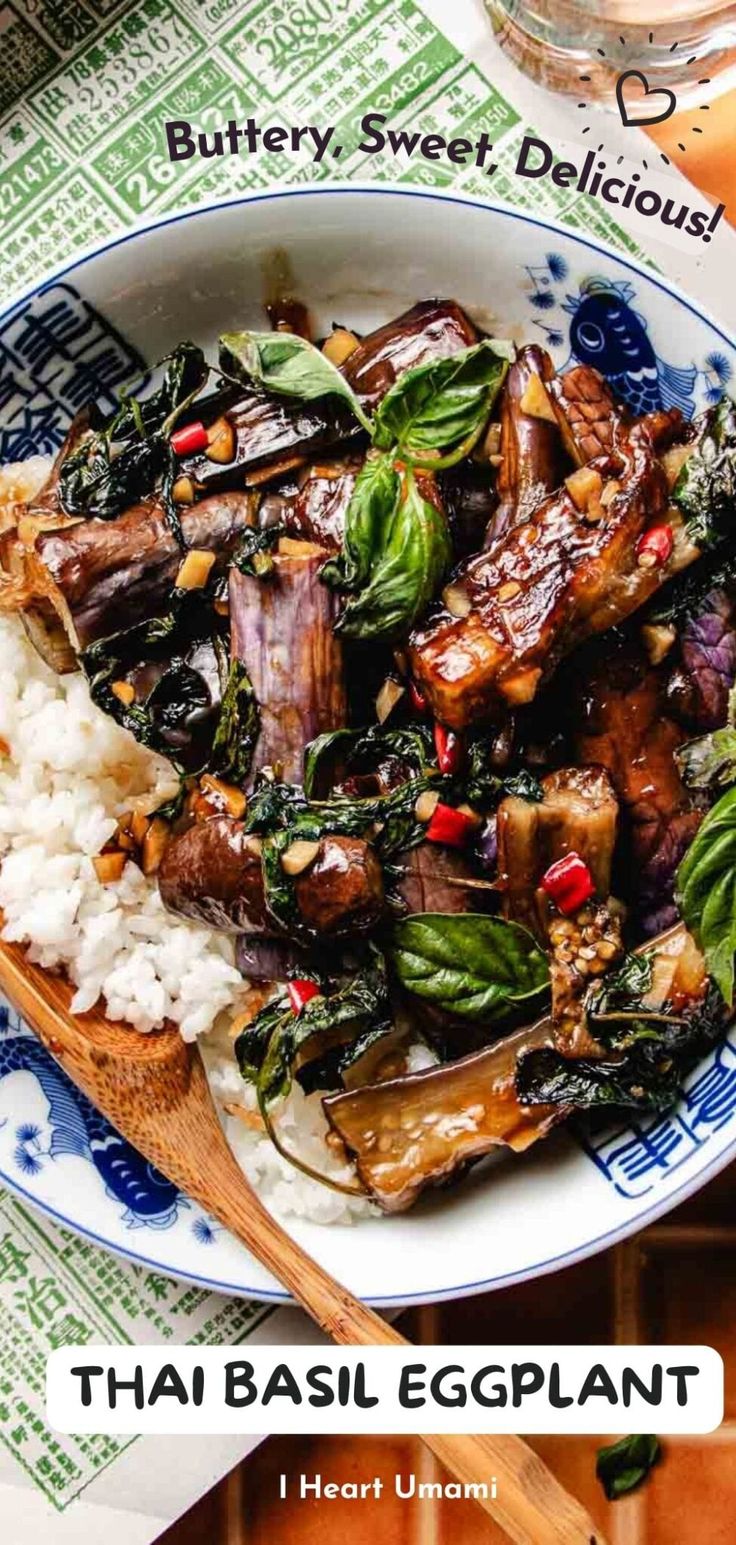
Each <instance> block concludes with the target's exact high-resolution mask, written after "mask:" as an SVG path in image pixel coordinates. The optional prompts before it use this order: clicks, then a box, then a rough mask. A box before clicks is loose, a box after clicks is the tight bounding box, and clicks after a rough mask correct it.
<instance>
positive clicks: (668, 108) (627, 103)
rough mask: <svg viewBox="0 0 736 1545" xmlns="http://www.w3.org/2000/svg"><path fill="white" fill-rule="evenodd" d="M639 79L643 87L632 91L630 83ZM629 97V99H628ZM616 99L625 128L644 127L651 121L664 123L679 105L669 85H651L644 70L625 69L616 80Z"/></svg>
mask: <svg viewBox="0 0 736 1545" xmlns="http://www.w3.org/2000/svg"><path fill="white" fill-rule="evenodd" d="M633 81H638V82H639V85H640V86H642V87H643V91H641V92H640V91H639V90H638V89H637V88H636V87H634V90H633V91H631V90H629V89H628V87H629V83H630V82H633ZM627 98H628V100H627ZM616 101H617V102H618V110H619V112H620V114H621V122H622V124H623V125H624V128H625V129H632V128H636V129H638V128H643V127H644V125H646V124H649V123H664V121H665V118H671V117H672V114H673V113H674V111H675V108H676V107H677V97H676V96H675V93H674V91H670V90H669V88H668V87H667V86H650V84H649V81H648V80H647V78H646V75H645V74H644V73H643V71H642V70H624V72H623V74H622V75H619V78H618V80H617V81H616Z"/></svg>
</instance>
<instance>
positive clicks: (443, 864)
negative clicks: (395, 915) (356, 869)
mask: <svg viewBox="0 0 736 1545" xmlns="http://www.w3.org/2000/svg"><path fill="white" fill-rule="evenodd" d="M401 866H402V873H401V876H400V878H399V880H398V882H397V885H396V889H397V892H398V894H399V896H400V897H401V900H402V902H403V903H404V905H405V907H406V909H407V911H408V912H478V911H482V910H483V906H482V902H483V897H484V896H487V895H489V894H492V893H490V892H488V891H486V890H482V889H480V888H479V887H478V886H477V885H475V884H474V883H473V873H472V870H471V867H470V864H469V863H468V860H467V858H466V857H465V856H464V854H463V853H461V852H458V850H457V849H456V848H442V847H438V846H437V844H436V843H433V842H421V843H420V844H419V846H418V847H415V848H411V849H410V851H409V852H408V853H405V854H403V856H402V860H401Z"/></svg>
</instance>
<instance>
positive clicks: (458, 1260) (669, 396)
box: [0, 186, 736, 1304]
mask: <svg viewBox="0 0 736 1545" xmlns="http://www.w3.org/2000/svg"><path fill="white" fill-rule="evenodd" d="M274 248H283V249H285V251H286V252H287V253H288V255H289V259H290V262H291V266H292V269H293V274H294V278H295V280H296V284H297V288H298V292H299V294H300V295H302V296H303V297H304V299H305V300H306V301H307V303H308V304H309V306H310V307H311V308H312V310H313V312H314V313H315V314H316V317H317V319H318V320H319V321H320V322H322V323H324V324H325V325H328V324H329V323H330V322H331V321H332V320H333V319H334V320H337V321H344V322H347V323H350V324H354V325H355V326H356V327H357V328H358V329H359V330H362V331H363V330H367V329H368V328H370V327H371V326H372V325H374V324H376V323H378V322H381V321H385V320H386V319H388V318H390V317H391V316H394V315H395V314H396V313H397V312H398V311H400V310H401V309H402V308H403V307H405V306H407V305H409V304H411V303H412V302H413V301H415V300H417V299H420V298H422V297H425V296H428V295H452V296H455V297H456V298H457V299H458V300H459V301H461V302H462V303H463V304H464V305H465V306H467V307H468V308H469V310H470V311H471V312H472V313H473V314H474V315H475V316H476V317H477V318H478V319H479V320H481V321H483V322H484V323H485V324H486V325H490V324H493V325H495V327H496V330H497V331H498V332H499V333H500V334H505V335H508V334H511V335H513V336H514V337H516V338H517V339H521V338H525V339H534V340H536V341H538V342H541V343H544V344H546V345H547V347H548V348H549V349H550V351H551V353H552V354H553V356H554V358H555V360H556V361H557V363H558V364H559V365H564V364H565V363H566V362H567V361H568V359H570V357H571V355H574V356H575V357H577V358H583V359H586V360H587V361H589V362H591V363H593V364H596V365H597V366H598V367H599V368H600V369H602V370H603V371H604V372H605V373H607V374H608V375H609V376H611V377H612V378H615V384H616V389H617V392H618V394H619V395H623V396H626V397H628V399H629V401H630V402H631V403H632V404H633V405H634V406H636V407H637V408H639V409H641V408H642V407H643V406H654V405H655V404H656V402H658V401H661V402H664V403H665V404H666V405H670V404H671V403H673V402H677V403H679V405H680V406H682V407H683V409H684V410H685V411H686V412H692V411H693V409H697V408H700V407H702V406H703V404H704V403H705V402H707V401H708V400H709V399H710V398H712V397H713V395H718V394H720V390H721V386H722V385H723V384H724V383H725V382H726V381H727V380H728V379H729V377H730V375H731V372H732V370H733V367H734V364H736V352H735V349H734V344H733V341H732V340H731V339H730V338H728V337H727V336H726V335H725V333H724V332H723V330H722V329H721V328H719V327H718V326H717V324H716V323H715V322H713V321H711V320H710V319H709V318H708V317H706V316H704V315H703V313H702V312H701V310H700V309H699V308H698V307H697V306H695V305H693V304H692V303H691V302H690V301H688V300H687V299H686V298H685V297H684V296H681V295H678V294H676V293H673V292H672V290H671V287H670V286H669V285H667V284H665V283H663V282H662V281H661V280H660V279H658V278H657V277H656V275H654V274H653V273H650V272H648V271H646V270H644V269H642V268H640V267H638V266H636V265H634V264H632V263H630V262H628V261H627V260H626V259H624V258H622V257H619V256H618V255H616V254H615V253H613V252H612V251H610V250H608V249H606V248H604V247H602V246H601V245H600V244H598V243H597V242H595V241H591V240H589V239H587V238H585V237H582V236H579V235H575V234H573V232H571V231H569V230H565V229H563V228H560V227H557V226H554V225H550V224H547V223H545V222H542V221H537V220H534V219H532V218H531V217H529V216H526V215H522V214H518V213H515V212H512V211H510V210H507V209H503V208H499V207H494V206H491V205H487V204H481V203H477V202H474V201H472V200H466V199H460V198H457V197H454V196H450V195H447V196H444V195H438V194H435V193H421V192H415V191H411V190H408V189H401V188H387V187H385V186H381V187H370V188H357V187H354V186H346V187H333V188H327V187H325V188H318V189H317V188H315V189H304V190H300V191H290V192H285V193H269V194H265V195H262V196H260V197H255V198H252V199H247V200H244V201H239V202H237V203H233V204H228V205H225V206H220V207H218V208H214V209H209V210H202V211H199V212H196V213H193V214H188V215H185V216H182V217H180V218H178V219H172V220H166V221H162V222H160V223H159V224H158V225H156V226H154V227H152V228H150V229H146V230H143V231H140V232H138V233H136V234H134V235H132V236H127V237H125V238H123V239H122V240H120V241H118V242H114V243H112V244H110V245H109V246H107V247H105V248H103V249H101V250H100V251H98V252H95V253H92V254H90V255H89V256H86V257H85V258H84V259H83V260H80V261H78V262H77V263H76V264H75V265H73V266H71V267H69V268H67V269H65V270H64V272H63V273H60V274H57V275H55V276H53V277H52V278H50V279H49V280H47V281H46V283H45V285H44V286H43V287H42V288H41V289H38V290H36V291H35V292H33V293H32V294H30V295H28V296H26V297H24V298H23V299H22V300H21V301H20V303H19V304H18V305H16V306H15V307H14V308H12V309H11V310H10V311H9V312H5V313H4V314H2V315H0V364H3V365H4V364H5V363H6V362H7V363H8V364H9V365H10V367H11V369H12V371H13V373H14V376H15V378H16V379H17V380H18V382H19V390H18V395H17V397H16V398H15V399H14V400H13V401H12V402H11V403H10V404H9V405H8V406H7V407H6V408H5V409H4V410H3V414H2V424H1V425H0V462H1V461H3V460H8V459H13V458H14V457H16V456H18V455H27V454H29V453H30V451H31V450H32V449H33V448H36V449H39V450H48V449H51V448H53V446H54V445H55V444H58V442H59V440H60V437H61V435H62V434H63V431H64V427H65V424H66V423H67V422H68V420H69V418H70V417H71V414H72V412H73V410H74V409H75V408H76V407H77V406H79V405H80V403H81V400H83V398H84V396H85V395H86V393H87V392H88V391H89V389H90V384H91V383H92V389H93V390H96V391H101V392H102V393H103V396H104V393H105V391H106V390H112V389H113V387H114V386H115V384H116V383H118V384H120V383H121V382H122V381H123V380H124V379H125V378H126V377H129V376H130V374H131V371H135V369H136V359H137V356H142V357H143V359H145V360H147V361H149V362H154V361H155V360H156V359H157V358H159V357H160V356H161V355H163V354H164V353H166V351H167V350H168V349H169V348H170V347H171V346H172V345H173V344H174V343H176V342H178V341H179V340H180V339H181V338H183V337H191V338H194V339H195V340H196V341H197V342H199V343H201V344H203V345H204V346H205V347H210V348H211V347H212V346H213V345H214V343H215V340H216V337H217V335H218V333H219V332H221V331H225V330H232V329H233V328H234V327H235V326H248V325H262V312H261V309H260V300H261V295H262V284H263V279H262V274H263V265H264V263H267V262H268V258H269V255H270V254H271V253H272V252H273V250H274ZM41 323H42V324H43V331H42V330H41ZM39 344H41V345H42V346H39ZM3 354H5V355H6V356H7V361H6V360H5V359H3V358H2V355H3ZM51 403H55V404H56V405H57V408H56V410H55V412H54V413H53V414H52V413H51V411H50V404H51ZM60 403H61V404H62V410H61V411H60V410H59V408H58V405H59V404H60ZM29 407H30V410H31V411H30V412H29ZM36 410H37V411H36ZM132 1033H134V1032H131V1034H132ZM733 1155H736V1033H735V1034H734V1037H733V1039H732V1040H728V1041H726V1042H725V1043H724V1044H723V1045H722V1046H721V1047H720V1048H719V1049H718V1050H717V1051H715V1052H714V1053H713V1054H712V1055H711V1056H710V1057H709V1058H708V1059H707V1061H706V1062H705V1063H704V1064H703V1065H702V1066H701V1067H700V1068H699V1069H698V1070H697V1071H696V1073H695V1074H693V1076H692V1077H691V1078H690V1079H689V1080H688V1085H687V1088H686V1089H685V1091H684V1092H683V1096H682V1099H681V1102H680V1105H679V1106H678V1108H677V1110H676V1111H674V1112H673V1113H672V1114H671V1115H668V1116H666V1117H655V1118H651V1119H647V1120H645V1121H643V1122H642V1123H640V1124H639V1123H637V1124H636V1125H631V1126H627V1127H625V1128H621V1129H618V1130H617V1131H616V1132H613V1133H609V1134H607V1136H606V1137H605V1139H599V1140H598V1141H597V1143H596V1146H595V1148H593V1147H586V1146H581V1145H580V1144H579V1143H578V1142H576V1141H575V1140H574V1139H573V1138H572V1137H571V1136H570V1135H568V1134H565V1133H563V1134H561V1135H559V1136H558V1137H556V1138H554V1139H553V1140H551V1141H549V1142H547V1143H545V1144H542V1145H540V1147H539V1148H538V1149H537V1150H533V1151H532V1152H531V1153H530V1154H529V1155H527V1156H526V1157H525V1158H523V1159H519V1158H514V1159H513V1160H498V1161H496V1162H494V1163H492V1164H489V1165H485V1166H482V1167H480V1168H478V1169H477V1170H476V1171H475V1172H474V1173H473V1174H472V1175H471V1176H470V1177H469V1179H468V1180H467V1181H466V1182H465V1183H464V1184H463V1185H461V1186H459V1187H458V1188H457V1189H456V1190H454V1191H452V1192H447V1193H444V1194H441V1195H440V1194H437V1195H435V1196H434V1197H431V1198H428V1199H426V1200H425V1201H424V1202H423V1203H422V1204H420V1205H419V1206H418V1207H417V1208H416V1209H415V1210H414V1211H413V1212H411V1213H409V1214H408V1215H406V1216H404V1217H400V1218H396V1219H380V1220H376V1221H370V1222H367V1223H361V1224H359V1225H356V1226H353V1227H352V1228H349V1229H348V1228H342V1227H333V1228H321V1227H319V1226H316V1225H310V1224H307V1223H299V1224H298V1225H297V1224H294V1228H293V1231H294V1234H295V1236H296V1237H297V1238H298V1239H299V1240H300V1241H301V1242H302V1243H303V1244H304V1245H306V1247H307V1249H309V1250H310V1251H311V1253H312V1254H313V1255H314V1256H316V1258H317V1259H318V1260H319V1261H321V1262H322V1263H323V1264H324V1265H325V1266H326V1267H327V1268H328V1269H329V1270H330V1271H332V1272H333V1273H334V1274H335V1275H336V1276H338V1277H340V1278H341V1279H342V1280H343V1281H344V1282H345V1283H346V1284H347V1286H348V1287H350V1288H351V1289H353V1290H354V1291H355V1292H357V1293H359V1294H360V1295H362V1296H363V1297H364V1298H366V1299H370V1300H372V1301H373V1302H375V1303H382V1304H390V1303H402V1304H406V1303H410V1302H413V1301H417V1300H422V1299H437V1298H442V1297H452V1296H457V1295H461V1294H466V1293H475V1292H480V1291H482V1290H485V1289H488V1288H491V1287H497V1286H500V1285H501V1284H508V1283H512V1282H515V1281H521V1280H523V1279H525V1278H528V1277H533V1276H536V1275H540V1274H542V1273H544V1272H548V1271H552V1270H556V1269H558V1268H559V1267H561V1266H564V1265H566V1264H568V1263H571V1262H573V1261H576V1260H579V1259H580V1258H582V1257H583V1256H585V1255H588V1254H591V1253H593V1252H594V1251H596V1250H601V1249H604V1248H606V1247H607V1246H608V1245H611V1244H613V1243H614V1241H616V1240H617V1239H620V1238H622V1237H623V1236H624V1235H626V1234H629V1233H632V1232H633V1231H634V1230H636V1229H639V1228H641V1227H642V1226H643V1225H644V1224H646V1223H648V1222H651V1220H652V1219H653V1218H656V1217H657V1216H659V1215H660V1214H661V1213H663V1212H665V1211H666V1210H667V1209H668V1208H670V1207H672V1206H674V1205H675V1203H676V1202H679V1201H681V1200H682V1199H683V1197H685V1196H687V1195H688V1194H689V1193H690V1192H692V1191H694V1190H695V1189H696V1188H697V1187H698V1186H701V1185H703V1184H704V1182H705V1181H706V1180H707V1179H709V1178H710V1177H711V1176H712V1175H714V1174H715V1173H716V1171H717V1170H718V1169H720V1168H721V1167H722V1166H723V1165H724V1164H725V1163H726V1162H727V1161H728V1159H729V1158H730V1157H732V1156H733ZM113 1161H115V1162H113ZM0 1180H1V1181H3V1182H5V1183H7V1185H8V1186H9V1187H10V1188H11V1189H12V1190H14V1191H16V1192H18V1193H20V1194H21V1195H22V1196H24V1197H25V1198H27V1199H28V1200H29V1201H31V1202H33V1203H34V1204H35V1205H37V1206H38V1207H40V1208H42V1209H43V1210H45V1211H46V1212H48V1213H49V1214H50V1215H52V1216H53V1217H55V1218H57V1219H58V1220H59V1221H61V1222H63V1223H65V1224H66V1225H68V1226H69V1227H70V1228H73V1229H75V1230H77V1231H78V1232H79V1233H82V1234H85V1235H87V1236H89V1237H90V1238H92V1239H95V1240H97V1241H98V1242H100V1243H103V1244H105V1245H107V1246H108V1247H110V1248H111V1249H113V1250H116V1251H119V1252H121V1253H123V1254H125V1255H127V1256H129V1257H130V1258H131V1259H133V1260H136V1261H139V1262H144V1263H146V1264H148V1265H150V1266H152V1267H155V1268H156V1269H157V1270H161V1271H164V1272H168V1273H170V1274H171V1275H173V1276H177V1277H187V1278H191V1279H193V1280H196V1281H197V1282H200V1283H202V1284H204V1285H207V1286H211V1287H214V1288H217V1289H221V1290H224V1291H227V1292H235V1293H243V1294H248V1295H250V1296H252V1297H255V1298H263V1299H279V1298H282V1297H283V1296H284V1295H283V1294H282V1293H281V1292H280V1290H279V1289H278V1288H277V1286H276V1284H274V1282H273V1280H272V1279H270V1278H269V1277H268V1275H267V1274H266V1273H265V1272H264V1271H263V1270H262V1269H261V1267H260V1266H258V1265H257V1264H256V1263H255V1262H254V1261H252V1260H251V1259H250V1257H249V1256H248V1255H247V1254H246V1252H245V1251H244V1250H242V1249H241V1248H240V1247H239V1246H238V1245H236V1244H235V1243H233V1241H232V1240H230V1239H229V1238H228V1237H227V1235H226V1234H225V1233H224V1232H223V1231H222V1230H221V1229H219V1228H218V1227H217V1226H216V1225H214V1224H213V1223H212V1221H211V1220H210V1219H208V1218H206V1217H205V1215H204V1214H203V1213H202V1212H201V1210H200V1209H199V1208H197V1207H194V1206H193V1205H192V1204H190V1203H188V1202H186V1201H185V1200H184V1199H183V1198H179V1197H177V1196H176V1195H175V1194H174V1193H173V1191H172V1190H171V1189H170V1188H168V1189H167V1188H166V1187H160V1186H159V1187H158V1188H156V1187H152V1186H151V1184H150V1175H149V1172H148V1167H147V1166H146V1165H145V1163H144V1161H142V1160H141V1159H140V1158H139V1157H138V1156H137V1155H134V1154H133V1153H132V1152H131V1150H129V1149H128V1148H127V1146H126V1145H124V1144H122V1143H121V1142H120V1140H117V1139H113V1138H112V1135H111V1134H110V1131H109V1129H108V1128H106V1126H105V1124H104V1123H103V1122H102V1120H101V1118H100V1117H98V1116H97V1115H96V1113H94V1112H92V1111H91V1109H90V1107H89V1106H87V1105H86V1103H85V1102H84V1101H81V1100H80V1099H79V1098H78V1097H75V1096H74V1095H72V1097H71V1099H70V1098H69V1089H68V1086H67V1085H66V1083H65V1080H64V1078H63V1075H62V1074H61V1073H60V1072H59V1071H58V1069H56V1067H55V1065H54V1064H53V1063H51V1062H50V1061H49V1059H48V1058H47V1057H46V1055H45V1053H44V1052H43V1051H42V1049H41V1047H40V1045H39V1043H38V1042H37V1041H36V1040H35V1038H34V1037H32V1036H31V1035H30V1033H29V1032H28V1031H26V1030H24V1027H23V1026H21V1025H19V1023H18V1021H17V1017H16V1016H15V1015H14V1014H13V1013H12V1012H8V1013H7V1014H6V1015H4V1016H0Z"/></svg>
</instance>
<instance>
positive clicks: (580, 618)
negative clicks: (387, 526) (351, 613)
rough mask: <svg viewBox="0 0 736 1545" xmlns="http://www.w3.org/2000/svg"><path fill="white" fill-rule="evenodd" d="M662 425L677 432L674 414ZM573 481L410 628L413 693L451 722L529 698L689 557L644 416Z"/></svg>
mask: <svg viewBox="0 0 736 1545" xmlns="http://www.w3.org/2000/svg"><path fill="white" fill-rule="evenodd" d="M662 427H663V428H664V426H662ZM668 427H669V429H670V430H671V432H672V433H673V434H675V433H676V432H677V430H678V428H679V421H678V418H677V416H673V417H672V419H671V422H670V424H669V426H668ZM666 432H667V430H666V429H665V433H666ZM575 477H576V478H577V479H578V481H577V482H573V481H572V479H571V480H570V486H569V487H568V486H565V487H563V488H562V489H561V490H559V491H558V492H557V493H555V494H552V495H550V496H548V497H547V498H546V499H545V500H543V502H542V503H541V504H540V505H539V506H538V508H537V509H536V511H535V513H534V517H533V519H531V520H529V521H526V522H524V523H523V524H520V525H517V526H515V527H514V528H513V530H512V531H511V532H509V534H508V536H507V537H506V538H502V539H501V540H500V541H499V542H497V543H496V544H495V545H494V546H493V547H492V548H491V549H490V550H489V551H488V552H487V553H483V554H481V555H480V556H479V557H477V558H474V559H471V561H470V562H469V563H467V564H465V565H464V566H463V567H462V568H461V570H460V572H459V574H458V576H457V578H456V580H455V582H454V585H453V592H454V595H453V601H454V604H453V612H454V613H455V615H453V613H452V612H448V611H447V610H445V611H444V612H443V613H441V614H440V615H439V617H438V618H437V620H436V621H434V622H431V623H430V624H429V625H428V626H425V627H424V628H422V629H419V630H418V631H416V632H415V633H414V635H413V636H412V640H411V646H410V661H411V665H412V669H413V672H414V675H415V677H416V679H417V682H418V684H419V687H420V690H421V691H422V692H424V694H425V695H426V697H427V698H428V700H429V702H430V704H431V706H432V709H433V711H434V713H435V714H436V716H437V718H438V719H440V720H441V721H442V723H443V724H446V725H449V727H450V728H451V729H454V730H458V729H465V728H467V726H468V725H471V724H474V723H477V722H479V721H483V720H488V719H493V718H494V717H495V718H498V717H502V716H503V714H504V713H505V712H506V711H507V710H508V709H509V708H514V707H519V706H522V705H524V704H526V703H529V702H531V701H532V699H533V698H534V697H535V696H536V693H537V692H538V690H539V688H540V686H541V685H542V683H543V682H544V681H546V680H548V679H549V677H550V676H551V675H552V673H553V671H554V670H555V669H556V667H557V665H558V664H559V662H560V660H561V659H562V658H563V657H564V655H566V654H568V653H569V652H570V651H571V650H572V649H574V648H575V647H576V646H577V645H579V644H580V643H582V642H583V640H584V639H586V638H588V637H590V636H591V635H592V634H594V633H600V632H604V631H605V630H606V629H608V628H610V627H612V626H613V625H614V624H615V623H617V622H620V621H621V620H622V619H623V618H625V617H627V616H628V615H630V613H631V612H633V611H635V610H636V609H637V608H638V607H640V606H642V605H643V604H644V602H645V601H646V600H647V599H648V598H649V597H650V596H651V595H652V594H653V593H654V591H655V590H656V589H658V588H659V587H660V586H661V585H662V584H663V583H664V581H665V579H668V578H670V577H671V576H672V574H674V573H677V572H678V571H679V570H680V569H682V568H684V567H686V566H687V565H688V564H690V563H692V562H693V561H694V559H695V558H697V557H698V556H699V549H698V548H697V547H696V546H695V544H694V543H693V542H692V541H691V539H690V537H689V535H688V531H687V527H686V524H685V522H684V520H683V519H682V517H681V515H680V514H679V512H678V511H676V510H674V509H671V510H670V509H669V488H668V484H667V478H666V475H665V471H664V468H663V466H662V464H661V462H660V460H659V459H658V457H657V455H656V454H655V451H654V448H653V445H652V441H651V437H650V434H649V431H648V428H647V426H646V424H642V425H639V426H637V427H635V428H634V429H632V430H631V431H630V433H629V434H628V436H627V438H626V440H625V441H624V442H622V443H621V444H620V446H619V448H618V450H617V451H616V453H615V455H614V456H613V457H611V458H608V457H606V458H600V460H599V461H594V462H591V464H590V466H589V467H587V468H584V469H581V470H579V472H578V473H577V474H575ZM571 489H572V491H571ZM665 515H667V517H668V523H669V526H670V529H671V533H672V550H671V552H670V555H669V557H668V560H667V561H666V563H664V564H662V565H654V564H652V565H650V564H648V563H647V564H642V563H641V561H640V559H641V549H640V547H639V542H640V538H642V537H643V536H644V534H645V532H646V530H647V528H652V527H655V528H656V527H657V526H658V525H659V524H660V523H661V522H662V521H663V519H664V517H665ZM460 595H462V598H463V604H462V606H461V605H460V602H459V596H460ZM457 613H461V615H457Z"/></svg>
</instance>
